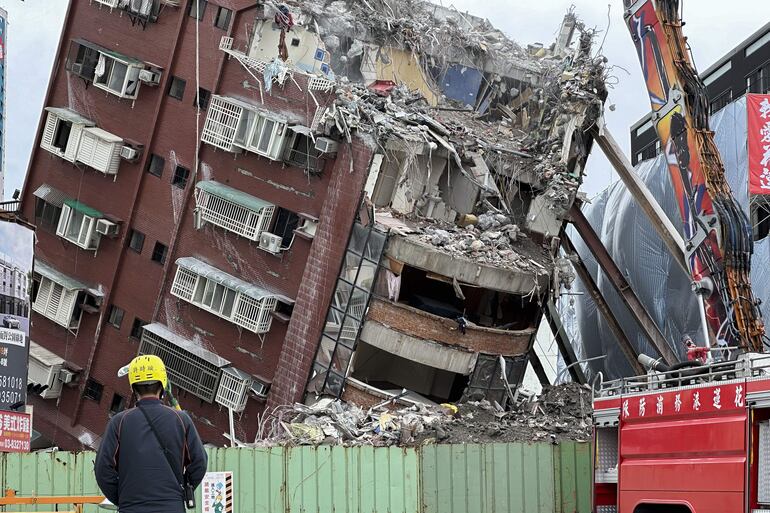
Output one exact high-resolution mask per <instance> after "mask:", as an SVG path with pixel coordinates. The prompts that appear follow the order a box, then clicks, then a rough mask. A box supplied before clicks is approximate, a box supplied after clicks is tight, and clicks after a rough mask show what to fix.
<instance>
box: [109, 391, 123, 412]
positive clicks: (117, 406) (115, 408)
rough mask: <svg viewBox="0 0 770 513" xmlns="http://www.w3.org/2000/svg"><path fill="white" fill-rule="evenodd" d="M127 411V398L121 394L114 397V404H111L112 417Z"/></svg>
mask: <svg viewBox="0 0 770 513" xmlns="http://www.w3.org/2000/svg"><path fill="white" fill-rule="evenodd" d="M125 409H126V398H125V397H123V396H122V395H120V394H113V395H112V402H111V403H110V416H113V415H115V414H116V413H120V412H122V411H123V410H125Z"/></svg>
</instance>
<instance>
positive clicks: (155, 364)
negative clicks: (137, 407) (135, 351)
mask: <svg viewBox="0 0 770 513" xmlns="http://www.w3.org/2000/svg"><path fill="white" fill-rule="evenodd" d="M128 383H129V384H130V385H131V389H132V390H133V391H134V393H135V394H136V395H137V396H138V397H139V398H148V397H157V398H160V397H162V396H163V391H164V390H165V389H166V385H167V384H168V376H167V375H166V366H165V365H164V364H163V360H161V359H160V358H158V357H157V356H155V355H146V356H137V357H136V358H134V359H133V360H131V363H130V364H129V366H128Z"/></svg>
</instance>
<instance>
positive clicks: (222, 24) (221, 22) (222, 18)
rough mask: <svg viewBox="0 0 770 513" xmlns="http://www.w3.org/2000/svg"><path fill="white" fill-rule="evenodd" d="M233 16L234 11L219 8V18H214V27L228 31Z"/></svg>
mask: <svg viewBox="0 0 770 513" xmlns="http://www.w3.org/2000/svg"><path fill="white" fill-rule="evenodd" d="M232 16H233V11H231V10H230V9H227V8H226V7H219V8H218V9H217V16H216V18H214V26H215V27H216V28H218V29H222V30H227V29H228V27H230V18H231V17H232Z"/></svg>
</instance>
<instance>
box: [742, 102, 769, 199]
mask: <svg viewBox="0 0 770 513" xmlns="http://www.w3.org/2000/svg"><path fill="white" fill-rule="evenodd" d="M746 98H747V99H746V109H747V110H748V124H749V194H770V95H767V94H750V95H748V96H747V97H746Z"/></svg>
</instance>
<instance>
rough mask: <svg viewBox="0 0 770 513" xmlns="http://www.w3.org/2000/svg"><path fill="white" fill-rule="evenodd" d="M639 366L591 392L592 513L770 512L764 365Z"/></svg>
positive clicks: (768, 359) (769, 373)
mask: <svg viewBox="0 0 770 513" xmlns="http://www.w3.org/2000/svg"><path fill="white" fill-rule="evenodd" d="M642 359H643V357H640V361H642ZM650 360H651V359H648V360H647V363H648V364H649V363H650ZM642 363H643V364H644V363H645V362H642ZM648 366H650V367H652V368H657V369H658V370H663V371H664V372H658V371H656V370H651V371H650V372H649V374H647V375H644V376H637V377H631V378H624V379H621V380H617V381H612V382H606V383H602V384H599V385H597V386H596V387H595V390H594V394H595V395H594V424H595V426H594V428H595V429H594V433H595V452H594V506H595V512H596V513H663V512H665V513H749V512H752V513H753V512H756V511H770V355H764V354H745V355H743V356H741V357H739V359H738V360H736V361H728V362H720V363H714V364H711V365H706V366H701V367H695V368H684V369H679V370H668V368H667V367H665V366H664V365H662V364H656V363H654V362H653V363H652V365H648Z"/></svg>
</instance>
